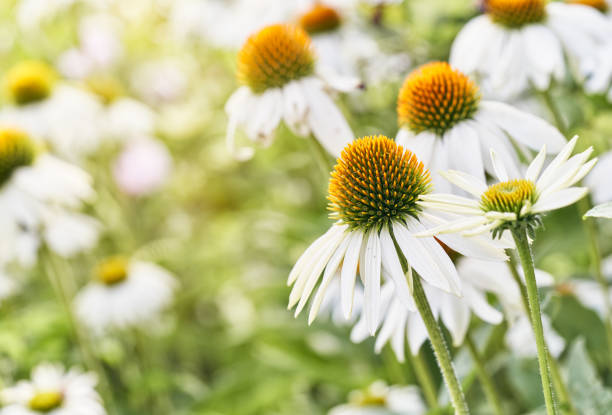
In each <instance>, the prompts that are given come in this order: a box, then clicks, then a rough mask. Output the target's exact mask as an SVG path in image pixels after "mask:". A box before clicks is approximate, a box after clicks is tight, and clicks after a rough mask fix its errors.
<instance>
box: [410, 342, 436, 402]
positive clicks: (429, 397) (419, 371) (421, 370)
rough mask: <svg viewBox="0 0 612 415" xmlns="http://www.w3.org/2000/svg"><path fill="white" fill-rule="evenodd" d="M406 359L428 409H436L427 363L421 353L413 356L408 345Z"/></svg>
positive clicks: (432, 382) (434, 392) (432, 384)
mask: <svg viewBox="0 0 612 415" xmlns="http://www.w3.org/2000/svg"><path fill="white" fill-rule="evenodd" d="M408 359H409V360H410V365H411V366H412V368H413V369H414V374H415V375H416V378H417V380H418V382H419V385H420V386H421V390H422V391H423V395H425V400H426V401H427V406H429V409H436V408H437V407H438V394H437V392H436V386H435V384H434V381H433V379H432V377H431V373H429V367H428V366H427V362H425V359H423V355H422V354H421V352H419V353H418V354H417V355H416V356H413V355H412V353H411V352H410V345H408Z"/></svg>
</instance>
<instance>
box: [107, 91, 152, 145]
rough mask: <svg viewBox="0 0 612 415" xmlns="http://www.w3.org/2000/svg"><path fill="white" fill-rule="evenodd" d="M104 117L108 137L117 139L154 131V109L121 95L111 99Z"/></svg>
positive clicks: (124, 139) (150, 133) (120, 139)
mask: <svg viewBox="0 0 612 415" xmlns="http://www.w3.org/2000/svg"><path fill="white" fill-rule="evenodd" d="M106 117H107V119H106V122H107V124H106V125H107V127H106V131H107V133H108V134H109V137H111V138H113V139H116V140H119V141H127V140H129V139H131V138H135V137H140V136H143V135H153V133H154V132H155V127H156V122H157V120H156V113H155V111H153V110H152V109H151V108H149V107H148V106H147V105H145V104H144V103H142V102H140V101H138V100H136V99H133V98H127V97H123V98H119V99H117V100H115V101H113V103H112V104H111V105H110V107H109V108H108V111H107V115H106Z"/></svg>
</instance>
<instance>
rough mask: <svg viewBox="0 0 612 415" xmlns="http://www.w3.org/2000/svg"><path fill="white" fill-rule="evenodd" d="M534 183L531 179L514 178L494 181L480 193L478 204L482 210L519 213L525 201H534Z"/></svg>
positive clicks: (535, 195)
mask: <svg viewBox="0 0 612 415" xmlns="http://www.w3.org/2000/svg"><path fill="white" fill-rule="evenodd" d="M536 199H537V194H536V187H535V183H533V182H532V181H531V180H525V179H514V180H510V181H507V182H501V183H496V184H494V185H492V186H489V188H488V189H487V190H486V191H485V192H484V193H483V194H482V196H481V198H480V204H481V207H482V209H483V210H484V211H486V212H490V211H495V212H507V213H516V214H519V213H520V212H521V209H522V208H523V206H524V205H525V203H531V204H533V203H535V201H536Z"/></svg>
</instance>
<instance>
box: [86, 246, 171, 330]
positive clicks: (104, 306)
mask: <svg viewBox="0 0 612 415" xmlns="http://www.w3.org/2000/svg"><path fill="white" fill-rule="evenodd" d="M176 286H177V281H176V279H175V278H174V276H173V275H172V274H170V273H169V272H168V271H166V270H165V269H163V268H161V267H160V266H158V265H155V264H152V263H149V262H142V261H136V260H127V259H125V258H122V257H112V258H109V259H107V260H105V261H104V262H102V263H100V264H99V265H98V267H97V269H96V272H95V279H94V281H92V282H90V283H89V284H88V285H87V286H85V287H84V288H83V289H82V290H81V291H80V292H79V293H78V294H77V296H76V298H75V300H74V307H75V313H76V315H77V317H78V318H79V319H80V320H81V321H82V322H83V323H84V324H85V325H86V326H88V327H89V328H90V329H91V330H92V331H94V332H95V333H97V334H104V333H105V332H107V331H108V330H110V329H124V328H130V327H138V326H141V325H143V324H145V323H147V322H149V321H151V320H152V319H154V318H155V317H156V316H158V315H159V313H160V312H161V311H163V309H164V308H165V307H167V306H168V305H169V304H170V302H171V301H172V298H173V295H174V291H175V289H176Z"/></svg>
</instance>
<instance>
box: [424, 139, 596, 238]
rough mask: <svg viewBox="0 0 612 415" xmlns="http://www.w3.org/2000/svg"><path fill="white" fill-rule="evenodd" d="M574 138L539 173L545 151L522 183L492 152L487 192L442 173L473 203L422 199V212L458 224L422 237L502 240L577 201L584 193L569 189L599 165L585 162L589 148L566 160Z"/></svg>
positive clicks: (476, 182) (472, 181)
mask: <svg viewBox="0 0 612 415" xmlns="http://www.w3.org/2000/svg"><path fill="white" fill-rule="evenodd" d="M577 140H578V137H574V138H573V139H572V140H570V141H569V142H568V143H567V144H566V145H565V147H564V148H563V149H562V150H561V152H559V154H558V155H557V156H556V157H555V158H554V159H553V160H552V162H550V164H549V165H548V166H547V167H546V168H545V169H544V170H542V168H543V166H544V162H545V158H546V149H545V148H542V150H541V151H540V153H539V154H538V155H537V156H536V157H535V159H534V160H533V161H532V162H531V164H530V165H529V168H528V169H527V171H526V172H525V175H524V177H516V176H515V177H512V176H509V175H508V173H507V171H506V169H505V167H504V164H503V163H502V162H501V160H499V159H497V157H496V155H495V153H494V152H491V162H492V164H493V168H494V170H495V176H496V178H497V180H498V182H496V183H494V184H493V185H491V186H487V184H486V183H485V182H484V181H482V180H480V179H478V178H476V177H474V176H471V175H469V174H466V173H463V172H459V171H454V170H452V171H447V172H445V173H442V174H443V176H444V177H445V178H446V179H448V180H449V181H450V182H452V183H453V184H455V185H456V186H458V187H460V188H461V189H463V190H465V191H466V192H468V193H469V194H470V195H472V196H473V198H467V197H463V196H457V195H452V194H430V195H422V196H421V197H420V202H419V203H421V205H422V206H426V207H428V208H430V209H437V210H441V211H446V212H450V213H461V215H460V217H459V218H458V219H455V220H452V221H449V222H448V223H446V224H442V225H439V226H436V227H434V228H432V229H430V230H429V231H427V232H424V233H422V235H434V234H437V233H446V232H451V233H452V232H458V233H461V234H463V235H475V234H480V233H484V232H487V231H493V233H494V235H501V234H502V233H503V231H505V230H506V229H510V228H512V227H514V226H518V225H520V226H524V227H526V229H528V230H529V229H533V228H534V227H535V226H536V225H537V224H538V223H539V220H540V219H539V217H540V215H541V214H543V213H545V212H548V211H551V210H555V209H559V208H562V207H565V206H568V205H571V204H572V203H574V202H576V201H577V200H579V199H581V198H582V197H584V196H585V195H586V194H587V193H588V188H586V187H573V185H574V184H576V183H577V182H579V181H580V180H581V179H582V178H583V177H584V176H585V175H586V174H587V173H588V172H589V171H590V170H591V169H592V168H593V166H594V165H595V163H596V162H597V159H592V160H590V161H587V160H588V158H589V156H590V155H591V153H592V152H593V148H592V147H589V148H588V149H587V150H585V151H583V152H582V153H579V154H576V155H574V156H572V157H570V155H571V153H572V151H573V150H574V147H575V145H576V141H577Z"/></svg>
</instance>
